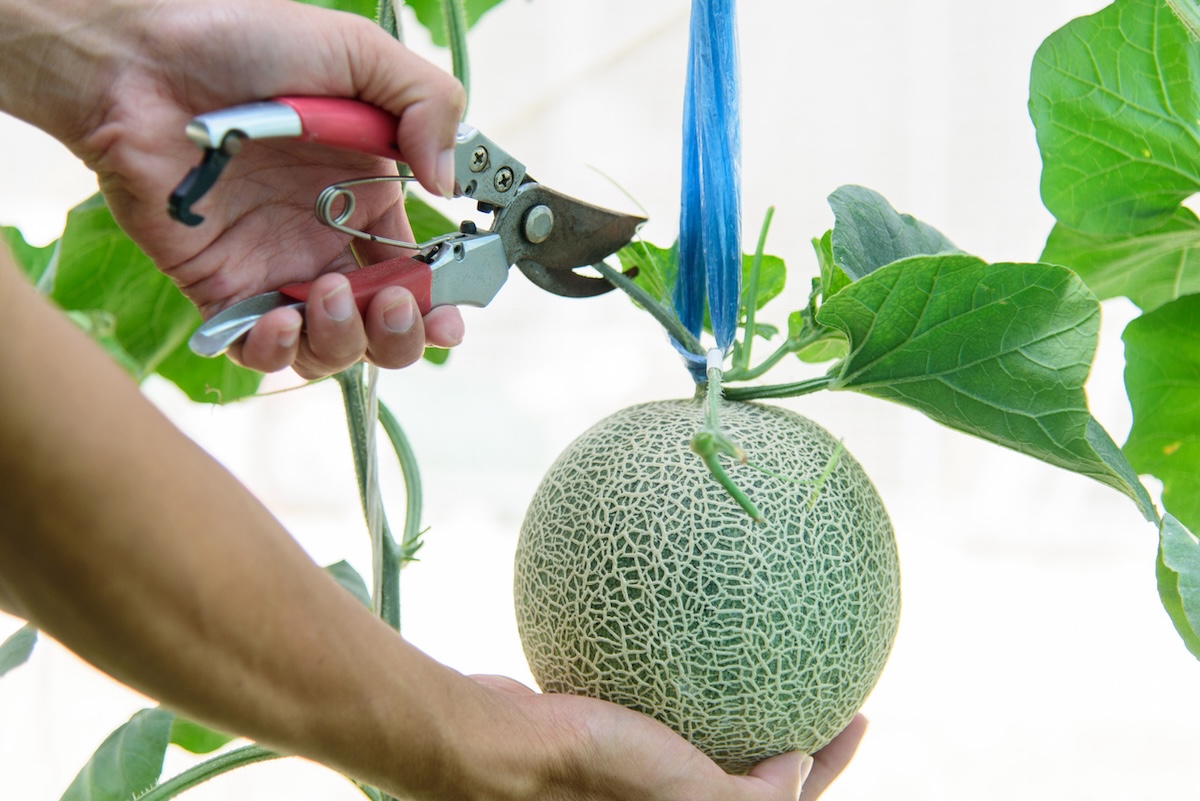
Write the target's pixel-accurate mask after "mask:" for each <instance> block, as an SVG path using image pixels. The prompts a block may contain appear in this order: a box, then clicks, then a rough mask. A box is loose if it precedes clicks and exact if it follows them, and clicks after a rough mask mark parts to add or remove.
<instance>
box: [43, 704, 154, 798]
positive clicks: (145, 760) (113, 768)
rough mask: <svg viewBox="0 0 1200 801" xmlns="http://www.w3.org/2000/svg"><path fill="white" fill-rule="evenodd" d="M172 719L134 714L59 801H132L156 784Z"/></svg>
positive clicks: (151, 711) (143, 712)
mask: <svg viewBox="0 0 1200 801" xmlns="http://www.w3.org/2000/svg"><path fill="white" fill-rule="evenodd" d="M174 717H175V716H174V715H172V714H171V713H170V712H168V711H166V710H165V709H143V710H141V711H140V712H137V713H135V714H134V716H133V717H132V718H130V719H129V722H128V723H125V724H124V725H122V726H121V727H120V728H118V729H117V730H116V731H114V732H113V733H112V734H110V735H108V738H107V739H105V741H104V742H103V743H101V745H100V747H99V748H97V749H96V753H94V754H92V758H91V759H89V760H88V762H87V764H86V765H84V766H83V769H82V770H80V771H79V774H78V775H77V776H76V777H75V780H74V781H73V782H71V786H70V787H68V788H67V791H66V792H65V793H63V796H62V801H131V799H134V798H136V797H137V796H139V795H141V794H142V793H144V792H146V790H148V789H150V788H151V787H153V786H154V785H155V784H157V783H158V778H159V776H160V775H161V774H162V766H163V756H164V755H165V754H166V752H167V745H168V744H169V743H170V739H171V721H172V720H173V718H174Z"/></svg>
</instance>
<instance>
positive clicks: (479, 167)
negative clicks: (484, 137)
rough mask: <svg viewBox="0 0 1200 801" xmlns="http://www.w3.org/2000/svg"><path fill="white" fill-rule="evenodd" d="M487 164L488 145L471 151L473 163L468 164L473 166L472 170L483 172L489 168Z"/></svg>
mask: <svg viewBox="0 0 1200 801" xmlns="http://www.w3.org/2000/svg"><path fill="white" fill-rule="evenodd" d="M487 165H488V152H487V148H486V147H484V146H483V145H480V146H479V147H477V148H475V149H474V150H473V151H471V163H470V165H468V166H470V168H471V172H483V171H484V170H486V169H487Z"/></svg>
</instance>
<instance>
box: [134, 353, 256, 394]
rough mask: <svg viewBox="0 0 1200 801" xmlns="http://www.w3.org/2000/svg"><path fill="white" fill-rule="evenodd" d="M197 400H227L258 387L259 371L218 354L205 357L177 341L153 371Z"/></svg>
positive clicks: (250, 392)
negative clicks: (213, 356)
mask: <svg viewBox="0 0 1200 801" xmlns="http://www.w3.org/2000/svg"><path fill="white" fill-rule="evenodd" d="M156 372H157V373H158V374H159V375H161V376H162V377H163V378H165V379H167V380H168V381H171V382H172V383H174V384H175V386H177V387H179V388H180V389H181V390H183V391H184V393H186V394H187V396H188V397H189V398H191V399H192V400H194V401H196V402H197V403H217V404H221V403H229V402H231V401H235V400H237V399H238V398H245V397H249V396H250V395H253V394H254V393H255V392H257V391H258V385H259V384H261V383H262V378H263V376H262V373H259V372H255V371H254V370H247V369H246V368H245V367H240V366H238V365H236V364H234V363H233V362H232V361H230V360H229V359H228V358H226V357H224V356H221V357H219V358H216V359H208V358H204V357H201V356H197V355H196V354H194V353H192V351H191V350H190V349H189V348H188V346H187V345H186V344H183V345H179V346H178V347H176V348H175V350H173V351H171V353H170V354H169V355H168V356H167V358H165V359H163V361H162V363H161V364H159V365H158V369H157V371H156Z"/></svg>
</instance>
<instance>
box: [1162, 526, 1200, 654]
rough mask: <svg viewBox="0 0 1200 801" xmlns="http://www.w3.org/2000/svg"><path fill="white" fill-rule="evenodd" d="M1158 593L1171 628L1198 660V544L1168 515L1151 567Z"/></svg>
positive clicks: (1199, 604) (1199, 641) (1188, 532)
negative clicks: (1156, 554)
mask: <svg viewBox="0 0 1200 801" xmlns="http://www.w3.org/2000/svg"><path fill="white" fill-rule="evenodd" d="M1155 574H1156V577H1157V579H1158V594H1159V597H1161V598H1162V604H1163V607H1164V608H1165V609H1166V610H1167V614H1168V615H1170V616H1171V622H1172V623H1174V624H1175V630H1176V631H1178V632H1179V636H1180V637H1182V638H1183V642H1184V644H1185V645H1186V646H1187V649H1188V650H1189V651H1191V652H1192V656H1194V657H1196V658H1197V659H1200V544H1198V543H1197V542H1196V538H1195V537H1194V536H1193V535H1192V533H1191V532H1190V531H1188V530H1187V528H1186V527H1184V525H1183V524H1182V523H1180V522H1179V521H1178V520H1176V519H1175V518H1174V517H1172V516H1171V515H1169V514H1166V515H1163V520H1162V527H1161V529H1160V531H1159V540H1158V562H1157V566H1156V570H1155Z"/></svg>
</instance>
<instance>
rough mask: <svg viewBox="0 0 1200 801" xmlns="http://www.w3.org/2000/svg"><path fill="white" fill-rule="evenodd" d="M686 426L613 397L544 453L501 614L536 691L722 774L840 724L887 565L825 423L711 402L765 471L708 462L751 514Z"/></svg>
mask: <svg viewBox="0 0 1200 801" xmlns="http://www.w3.org/2000/svg"><path fill="white" fill-rule="evenodd" d="M703 418H704V405H703V403H702V402H701V401H699V400H694V401H666V402H657V403H649V404H643V405H639V406H633V407H630V408H628V409H625V410H623V411H620V412H618V413H616V414H614V415H612V416H611V417H608V418H607V419H605V420H603V421H601V422H600V423H598V424H597V425H596V426H594V427H593V428H592V429H590V430H589V431H587V432H586V433H585V434H583V435H582V436H581V437H580V438H579V439H577V440H576V441H575V442H574V443H573V444H571V445H570V446H569V447H568V448H567V450H566V451H564V452H563V454H562V455H561V456H559V458H558V459H557V460H556V461H555V463H554V464H553V466H552V467H551V468H550V471H549V472H548V473H547V475H546V477H545V478H544V479H543V481H542V483H541V485H540V487H539V488H538V489H537V492H536V494H535V496H534V498H533V501H532V503H531V504H530V506H529V510H528V512H527V515H526V518H525V522H524V524H523V526H522V529H521V537H520V542H519V544H518V549H517V557H516V572H515V601H516V610H517V622H518V628H519V631H520V636H521V640H522V644H523V646H524V649H525V654H526V657H527V658H528V660H529V665H530V668H531V669H532V672H533V674H534V677H535V678H536V679H537V681H538V683H539V684H540V685H541V687H542V689H543V690H544V691H545V692H555V693H575V694H581V695H587V696H591V697H595V698H601V699H604V700H607V701H612V702H615V703H618V704H622V705H624V706H627V707H630V708H633V709H636V710H639V711H641V712H644V713H645V714H647V715H650V716H652V717H654V718H656V719H658V720H659V721H661V722H662V723H665V724H666V725H668V726H670V727H671V728H673V729H674V730H675V731H677V732H679V733H680V734H681V735H683V736H684V737H685V738H687V739H688V740H690V741H691V742H692V743H693V744H694V745H696V746H697V747H698V748H700V749H701V750H702V751H704V752H705V753H707V754H708V755H709V756H710V757H712V758H713V759H714V760H715V761H716V762H717V763H718V764H720V765H721V766H722V767H723V768H725V769H726V770H727V771H729V772H731V773H742V772H745V771H746V770H747V769H748V768H749V767H750V766H752V765H753V764H754V763H756V762H758V761H760V760H762V759H764V758H766V757H768V756H772V755H774V754H778V753H781V752H783V751H789V750H793V749H799V750H803V751H806V752H808V753H812V752H814V751H816V750H817V749H819V748H820V747H821V746H823V745H825V744H826V743H828V742H829V741H830V740H831V739H832V738H833V737H834V736H835V735H837V733H838V732H839V731H841V730H842V729H843V728H844V727H845V726H846V724H847V723H849V721H850V719H851V718H852V717H853V716H854V714H855V712H856V711H858V709H859V708H860V707H861V706H862V704H863V702H864V700H865V699H866V697H867V695H868V693H869V692H870V691H871V689H872V688H873V687H874V685H875V683H876V681H877V679H878V678H879V675H880V672H881V671H882V669H883V666H884V663H885V662H886V660H887V657H888V654H889V652H890V650H891V646H892V641H893V639H894V636H895V633H896V627H897V623H898V619H899V611H900V571H899V564H898V560H897V555H896V545H895V539H894V537H893V533H892V526H891V522H890V520H889V518H888V515H887V512H886V511H885V509H884V507H883V503H882V502H881V501H880V499H879V496H878V494H877V493H876V491H875V488H874V486H873V485H872V484H871V481H870V479H868V478H867V476H866V474H865V473H864V472H863V470H862V468H861V467H860V466H859V464H858V463H857V462H856V461H855V460H854V459H853V458H852V457H851V456H850V455H849V454H848V453H846V452H845V451H844V450H842V449H840V448H839V443H838V442H837V440H835V439H834V438H833V437H832V436H831V435H830V434H829V433H828V432H826V431H825V430H824V429H822V428H821V427H820V426H818V425H816V424H815V423H813V422H812V421H810V420H808V419H806V418H804V417H802V416H800V415H798V414H795V413H793V412H790V411H787V410H784V409H780V408H775V407H770V406H761V405H756V404H749V403H725V404H723V405H722V407H721V421H722V424H723V426H724V427H725V429H726V431H727V432H728V433H729V434H730V436H731V437H732V438H733V439H735V440H736V441H737V442H738V444H739V445H741V446H742V447H743V448H744V449H745V450H746V451H747V453H748V455H749V459H750V461H751V462H752V463H753V464H754V465H757V466H758V467H760V468H763V469H765V470H768V471H770V472H771V473H774V474H776V475H774V476H772V475H767V474H765V473H764V472H761V471H760V470H756V469H754V467H751V466H744V465H737V464H733V463H732V462H729V464H728V467H727V471H728V472H729V474H730V475H731V477H732V478H733V479H734V481H735V482H736V483H737V484H738V485H739V486H740V487H741V488H742V489H743V490H744V491H745V492H746V493H747V494H748V495H749V496H750V498H751V499H752V500H753V502H754V503H756V504H757V505H758V507H759V509H760V510H761V511H762V513H763V515H764V517H765V519H766V521H767V522H766V523H765V524H760V523H755V522H754V521H753V520H752V519H751V518H750V517H749V515H747V514H746V512H745V511H743V510H742V509H741V508H740V507H739V506H738V505H737V504H736V503H735V502H734V501H733V500H732V499H731V498H730V496H729V494H728V493H727V492H726V491H725V489H724V488H722V487H721V486H720V485H719V484H718V483H717V482H716V480H715V479H714V478H713V476H712V474H711V473H709V471H708V470H707V468H706V467H705V465H704V464H703V462H702V461H701V459H700V458H699V457H698V456H697V455H696V454H695V453H693V452H692V451H691V450H690V447H689V442H690V440H691V437H692V435H693V434H694V433H695V432H696V431H697V430H699V429H700V428H701V426H702V425H703ZM835 458H836V462H834V467H833V469H832V471H828V470H827V467H828V466H829V465H830V464H831V460H834V459H835ZM823 474H825V477H824V480H822V476H823Z"/></svg>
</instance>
